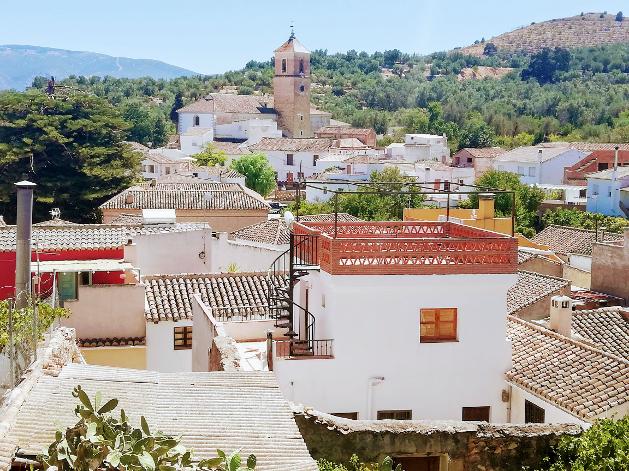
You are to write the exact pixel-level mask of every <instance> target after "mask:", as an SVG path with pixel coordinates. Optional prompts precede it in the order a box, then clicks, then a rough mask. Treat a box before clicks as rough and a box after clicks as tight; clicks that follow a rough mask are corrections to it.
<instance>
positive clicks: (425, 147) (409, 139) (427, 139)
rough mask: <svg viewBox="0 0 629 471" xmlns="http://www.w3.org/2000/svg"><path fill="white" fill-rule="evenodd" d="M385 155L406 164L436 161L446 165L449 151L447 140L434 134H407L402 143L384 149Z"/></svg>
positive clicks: (395, 143)
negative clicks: (403, 161)
mask: <svg viewBox="0 0 629 471" xmlns="http://www.w3.org/2000/svg"><path fill="white" fill-rule="evenodd" d="M386 155H387V157H388V158H392V159H402V160H406V161H408V162H416V161H419V160H436V161H438V162H442V163H448V161H449V159H450V149H449V148H448V138H447V137H446V136H445V135H443V136H437V135H434V134H407V135H406V136H405V137H404V143H398V142H394V143H392V144H389V145H388V146H387V148H386Z"/></svg>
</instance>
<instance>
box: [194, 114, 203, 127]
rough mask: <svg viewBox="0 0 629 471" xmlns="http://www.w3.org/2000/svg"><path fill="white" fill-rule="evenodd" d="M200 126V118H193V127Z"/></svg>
mask: <svg viewBox="0 0 629 471" xmlns="http://www.w3.org/2000/svg"><path fill="white" fill-rule="evenodd" d="M200 124H201V118H199V117H198V116H195V117H194V124H193V126H199V125H200Z"/></svg>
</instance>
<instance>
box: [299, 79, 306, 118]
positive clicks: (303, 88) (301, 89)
mask: <svg viewBox="0 0 629 471" xmlns="http://www.w3.org/2000/svg"><path fill="white" fill-rule="evenodd" d="M299 91H300V92H301V93H304V92H305V91H306V86H305V85H304V84H303V83H302V84H301V85H300V86H299ZM301 119H304V117H303V116H302V117H301Z"/></svg>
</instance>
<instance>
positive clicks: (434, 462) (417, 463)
mask: <svg viewBox="0 0 629 471" xmlns="http://www.w3.org/2000/svg"><path fill="white" fill-rule="evenodd" d="M439 461H440V457H439V456H404V457H397V458H393V466H397V465H400V466H401V467H402V469H403V470H404V471H439V464H440V463H439Z"/></svg>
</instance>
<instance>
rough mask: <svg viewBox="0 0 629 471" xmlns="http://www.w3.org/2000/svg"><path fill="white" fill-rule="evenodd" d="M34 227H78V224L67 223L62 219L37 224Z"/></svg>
mask: <svg viewBox="0 0 629 471" xmlns="http://www.w3.org/2000/svg"><path fill="white" fill-rule="evenodd" d="M33 226H38V227H40V226H41V227H64V226H78V224H77V223H76V222H71V221H66V220H64V219H60V218H53V219H49V220H48V221H42V222H36V223H35V224H33Z"/></svg>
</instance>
